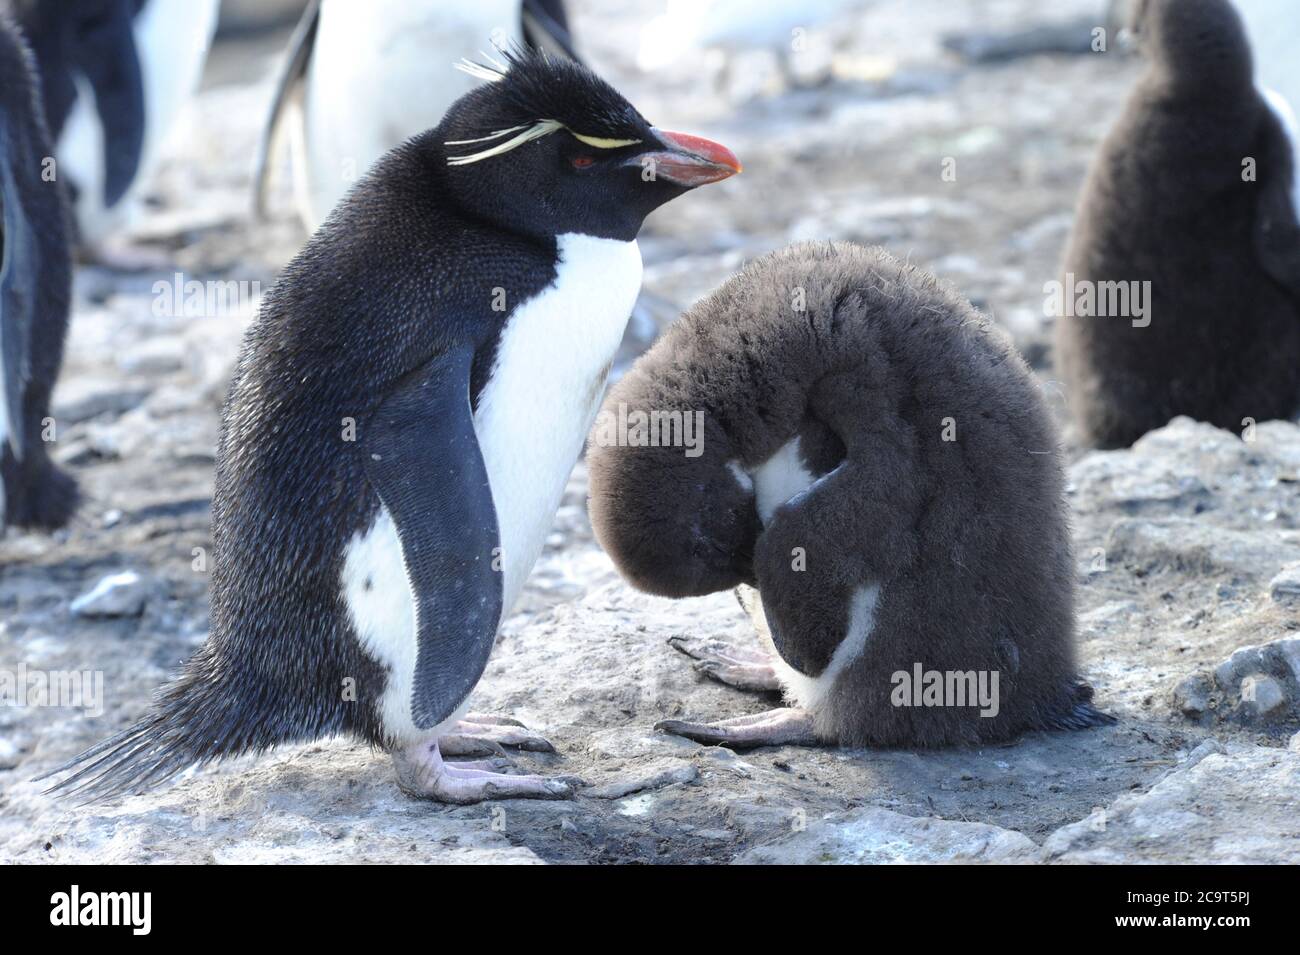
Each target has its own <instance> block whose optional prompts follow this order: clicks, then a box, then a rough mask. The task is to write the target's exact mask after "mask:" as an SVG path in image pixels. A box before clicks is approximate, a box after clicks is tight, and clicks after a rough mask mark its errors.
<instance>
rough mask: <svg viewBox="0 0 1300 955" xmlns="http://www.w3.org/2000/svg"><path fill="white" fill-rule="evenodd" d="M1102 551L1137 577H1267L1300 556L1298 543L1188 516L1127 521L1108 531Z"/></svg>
mask: <svg viewBox="0 0 1300 955" xmlns="http://www.w3.org/2000/svg"><path fill="white" fill-rule="evenodd" d="M1106 551H1107V555H1108V558H1109V559H1110V560H1120V561H1123V562H1124V563H1125V565H1126V566H1128V567H1131V568H1132V569H1134V570H1137V571H1139V572H1141V573H1143V574H1151V573H1156V572H1167V573H1179V574H1201V575H1207V576H1208V575H1212V574H1219V573H1224V572H1227V573H1231V574H1234V575H1237V576H1240V577H1245V578H1269V577H1272V576H1273V575H1274V574H1276V573H1277V571H1278V568H1280V567H1281V566H1282V565H1284V564H1286V563H1287V562H1288V561H1291V560H1295V559H1296V558H1300V540H1290V539H1287V538H1282V537H1279V536H1277V535H1261V534H1258V533H1256V532H1252V531H1238V530H1233V529H1229V528H1224V527H1215V526H1212V525H1209V524H1206V523H1205V522H1204V521H1201V520H1194V519H1191V518H1181V517H1170V518H1161V519H1158V520H1138V519H1130V520H1121V521H1117V522H1116V523H1115V525H1114V526H1113V527H1112V528H1111V532H1110V536H1109V538H1108V539H1107V542H1106Z"/></svg>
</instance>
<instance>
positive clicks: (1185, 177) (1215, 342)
mask: <svg viewBox="0 0 1300 955" xmlns="http://www.w3.org/2000/svg"><path fill="white" fill-rule="evenodd" d="M1296 14H1297V15H1300V10H1297V11H1296ZM1133 18H1134V19H1133V26H1134V31H1135V33H1136V35H1137V37H1138V43H1139V45H1140V47H1141V48H1142V50H1143V52H1144V54H1145V56H1146V57H1147V59H1148V67H1147V70H1146V73H1145V74H1144V75H1143V77H1142V78H1141V79H1140V80H1139V81H1138V84H1137V88H1136V89H1135V90H1134V91H1133V95H1132V96H1131V98H1130V99H1129V102H1128V105H1127V107H1126V109H1125V111H1124V114H1123V115H1122V116H1121V117H1120V119H1119V121H1118V122H1117V123H1116V125H1115V127H1114V128H1113V129H1112V130H1111V131H1110V133H1109V134H1108V135H1107V137H1106V140H1105V142H1104V143H1103V144H1102V146H1101V150H1100V152H1099V154H1098V155H1097V157H1096V159H1095V160H1094V162H1093V165H1092V169H1091V171H1090V172H1089V174H1088V181H1087V183H1086V184H1085V186H1084V190H1083V194H1082V196H1081V197H1080V200H1079V208H1078V216H1077V219H1076V221H1075V225H1074V230H1073V233H1072V235H1071V236H1070V240H1069V244H1068V246H1067V249H1066V252H1065V258H1064V262H1063V267H1062V272H1063V273H1064V281H1063V282H1062V283H1061V284H1062V286H1063V287H1068V288H1072V289H1077V290H1079V294H1081V295H1083V296H1084V301H1085V304H1084V306H1083V308H1081V309H1080V308H1078V307H1077V305H1076V304H1075V302H1074V301H1073V299H1075V298H1076V296H1070V299H1071V300H1067V301H1065V302H1064V303H1062V304H1064V305H1065V306H1067V307H1066V309H1064V310H1063V311H1064V314H1062V315H1059V316H1058V317H1057V319H1056V347H1057V366H1058V368H1059V369H1060V375H1061V377H1062V379H1063V380H1064V382H1065V389H1066V399H1067V402H1068V405H1069V408H1070V412H1071V415H1072V417H1073V419H1074V422H1075V424H1076V426H1077V428H1078V431H1079V437H1080V439H1081V440H1082V441H1083V442H1084V443H1086V444H1089V445H1094V446H1098V447H1119V446H1126V445H1129V444H1132V443H1133V442H1134V441H1136V440H1137V439H1138V438H1140V437H1141V436H1142V435H1143V434H1145V433H1146V432H1148V431H1150V430H1152V429H1153V428H1159V427H1161V426H1163V425H1164V424H1166V423H1168V421H1169V420H1170V419H1171V418H1173V417H1175V416H1176V415H1189V416H1191V417H1193V418H1197V419H1199V420H1201V421H1208V422H1209V423H1211V424H1214V425H1217V426H1218V427H1221V428H1227V429H1229V430H1232V431H1237V432H1240V431H1241V430H1242V429H1243V428H1245V427H1246V426H1247V425H1248V424H1249V422H1250V421H1251V420H1254V421H1266V420H1268V419H1271V418H1286V417H1290V416H1291V415H1293V414H1295V413H1296V411H1297V410H1298V409H1300V226H1298V225H1297V220H1296V208H1295V201H1294V177H1295V161H1296V159H1295V156H1294V155H1293V152H1292V145H1291V142H1290V140H1289V138H1288V135H1287V132H1286V129H1285V127H1284V125H1283V122H1282V119H1281V118H1280V117H1279V115H1278V114H1277V113H1275V112H1274V110H1273V109H1271V108H1270V106H1269V103H1268V102H1267V101H1266V99H1265V97H1264V96H1263V95H1262V94H1261V93H1260V92H1259V91H1258V89H1257V87H1256V83H1255V77H1254V70H1253V64H1252V57H1251V50H1250V45H1249V43H1248V42H1247V39H1246V34H1245V31H1244V29H1243V27H1242V22H1241V18H1240V16H1239V15H1238V14H1237V11H1236V10H1235V9H1234V8H1233V6H1232V4H1231V3H1230V2H1229V0H1139V2H1138V3H1137V6H1136V8H1135V10H1134V12H1133ZM1117 291H1118V292H1120V293H1122V295H1120V296H1119V297H1117V296H1116V295H1115V294H1114V293H1115V292H1117ZM1088 295H1091V296H1092V297H1093V299H1094V304H1091V305H1088V304H1086V297H1087V296H1088ZM1138 296H1140V299H1141V300H1142V302H1143V308H1142V310H1141V314H1140V315H1139V314H1137V313H1136V310H1135V309H1134V308H1133V307H1132V306H1130V307H1128V308H1127V309H1126V308H1124V307H1123V306H1122V303H1123V302H1124V301H1126V300H1127V301H1129V302H1133V301H1136V300H1138V299H1137V297H1138ZM1103 301H1107V302H1108V303H1109V304H1107V305H1106V306H1105V307H1103V306H1102V305H1101V303H1102V302H1103ZM1116 302H1118V303H1120V305H1121V307H1120V308H1119V309H1116V308H1114V307H1113V306H1114V303H1116Z"/></svg>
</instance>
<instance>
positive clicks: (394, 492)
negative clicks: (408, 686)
mask: <svg viewBox="0 0 1300 955" xmlns="http://www.w3.org/2000/svg"><path fill="white" fill-rule="evenodd" d="M472 361H473V351H472V349H469V348H457V349H454V350H449V351H447V352H444V353H442V354H441V355H439V356H437V357H436V358H434V359H433V360H432V361H430V362H429V363H428V364H427V365H425V366H424V367H423V368H420V369H419V370H417V371H416V372H414V373H413V374H411V375H408V376H407V377H406V378H405V379H403V380H402V382H401V383H400V384H399V385H398V386H397V387H396V388H394V389H393V390H392V391H391V392H389V393H388V395H387V396H386V397H385V399H384V401H383V403H382V404H381V405H380V406H379V409H378V410H377V411H376V412H375V413H374V415H373V416H371V418H370V420H369V421H368V422H367V423H366V425H365V430H364V433H363V435H362V441H361V448H362V452H363V453H364V455H365V468H366V475H367V477H369V479H370V482H371V484H372V485H373V486H374V488H375V490H376V492H377V493H378V494H379V497H380V500H382V501H383V504H384V507H386V508H387V509H388V513H389V514H390V515H391V516H392V518H393V523H394V524H395V525H396V526H397V535H398V537H399V538H400V540H401V543H402V558H403V562H404V563H405V565H406V575H407V579H408V581H409V582H410V585H411V593H412V595H413V597H414V599H415V631H416V645H417V655H416V661H415V690H414V695H413V699H412V700H411V715H412V717H413V719H414V721H415V725H416V726H417V727H418V728H420V729H429V728H431V727H433V726H436V725H437V724H438V723H440V722H442V721H443V720H445V719H447V717H449V716H450V715H451V714H452V713H453V712H454V711H455V709H456V707H457V706H459V705H460V703H461V702H462V701H463V700H464V699H465V698H466V697H467V696H469V693H470V691H471V690H472V689H473V688H474V684H475V683H477V682H478V679H479V677H480V676H481V675H482V674H483V668H484V667H485V666H487V660H488V654H489V653H491V651H492V643H493V640H494V639H495V637H496V632H497V625H498V623H500V620H501V604H502V600H503V597H502V581H501V573H500V571H498V570H495V569H494V564H496V563H497V558H498V553H499V552H498V548H499V542H500V537H499V535H498V533H497V515H496V508H495V506H494V505H493V503H492V489H491V486H490V485H489V483H488V475H487V467H486V465H485V464H484V463H483V455H482V452H481V451H480V450H479V446H478V437H477V435H475V433H474V419H473V414H472V412H471V409H470V402H469V380H470V366H471V363H472Z"/></svg>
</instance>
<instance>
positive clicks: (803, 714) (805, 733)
mask: <svg viewBox="0 0 1300 955" xmlns="http://www.w3.org/2000/svg"><path fill="white" fill-rule="evenodd" d="M814 723H815V721H814V719H813V715H812V712H811V711H809V710H805V709H802V708H800V707H781V708H780V709H775V710H767V711H766V712H763V713H753V714H751V715H749V716H736V717H732V718H731V719H728V720H718V721H717V722H716V723H694V722H690V721H689V720H660V721H659V722H658V723H656V724H655V729H657V730H660V731H661V732H664V733H671V734H672V735H674V736H684V737H686V738H687V739H693V740H695V742H697V743H704V744H706V745H709V746H726V747H728V748H729V749H753V748H754V747H756V746H819V745H821V744H822V743H823V742H824V741H823V740H822V739H821V738H819V737H818V736H817V733H816V730H815V726H814Z"/></svg>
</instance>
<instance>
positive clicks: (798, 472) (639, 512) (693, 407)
mask: <svg viewBox="0 0 1300 955" xmlns="http://www.w3.org/2000/svg"><path fill="white" fill-rule="evenodd" d="M677 413H680V414H683V415H691V414H694V415H697V416H698V418H697V421H698V422H699V423H698V424H697V426H696V440H695V442H694V444H693V447H691V448H687V449H686V450H687V451H690V453H686V451H684V449H683V447H682V446H676V445H674V443H673V442H672V441H671V440H668V441H665V440H663V438H664V434H665V432H664V430H663V423H664V422H668V423H669V425H671V422H672V421H673V416H674V415H675V414H677ZM640 415H645V416H646V417H645V418H641V417H640ZM656 416H658V420H659V421H660V422H661V426H660V429H659V430H658V431H657V432H656V431H655V430H654V426H653V424H651V425H650V426H649V428H648V429H647V428H644V427H641V425H642V423H643V422H644V421H650V422H653V421H654V420H655V417H656ZM615 421H618V422H620V425H619V431H618V432H617V433H616V432H615V431H614V430H612V429H613V423H614V422H615ZM701 426H702V428H703V430H702V432H701V431H700V427H701ZM624 434H626V435H627V437H626V438H624V437H622V435H624ZM668 434H669V435H671V430H669V431H668ZM701 435H702V440H701V438H700V436H701ZM656 443H657V445H658V446H655V445H656ZM588 465H589V469H590V480H591V485H590V487H591V490H590V495H591V496H590V512H591V519H592V525H593V527H594V528H595V531H596V536H597V538H598V540H599V541H600V543H601V545H602V546H603V547H604V548H605V549H606V551H607V552H608V553H609V554H610V556H611V557H612V558H613V560H614V562H615V564H616V565H617V567H618V568H619V570H620V571H621V572H622V573H623V574H624V575H625V576H626V577H627V578H628V579H629V580H630V581H631V582H632V584H633V585H634V586H636V587H638V588H640V589H642V590H646V591H649V592H651V593H656V594H661V595H664V596H669V597H685V596H691V595H699V594H705V593H710V592H715V591H718V590H722V589H726V588H731V587H737V586H739V588H740V594H739V596H740V599H741V604H742V606H744V607H745V608H746V609H747V610H749V611H750V612H751V614H752V616H753V617H754V618H755V622H756V624H757V625H758V630H759V634H760V638H761V641H762V643H763V644H764V648H765V649H766V651H767V652H766V653H765V654H760V653H758V652H756V650H755V649H754V648H743V647H730V646H727V645H725V644H721V645H720V644H719V643H718V642H717V641H712V640H710V639H707V637H704V636H701V638H700V640H697V641H684V642H683V645H682V646H679V649H686V650H687V652H690V653H691V655H693V656H697V657H698V658H699V659H700V660H701V661H702V663H703V664H704V667H705V668H706V669H707V671H708V672H709V673H711V675H714V676H716V677H718V678H720V679H722V680H724V681H725V682H731V683H735V684H737V685H741V686H745V687H753V688H759V689H767V688H779V689H781V690H783V691H784V693H785V696H786V698H787V701H788V702H789V704H790V706H789V707H786V708H782V709H778V710H772V711H770V712H766V713H761V714H755V715H752V716H744V717H739V718H736V719H732V720H724V721H721V722H718V723H699V722H688V721H682V720H671V721H666V722H664V723H661V724H659V728H661V729H664V730H667V731H670V732H673V733H677V734H681V735H684V736H688V737H691V738H692V739H696V740H699V741H701V742H709V743H722V744H725V745H728V746H736V747H745V746H758V745H768V744H779V743H796V744H814V743H819V742H830V743H838V744H842V745H847V746H864V745H874V746H942V745H953V744H963V743H971V744H974V743H980V742H987V741H992V740H1003V739H1007V738H1009V737H1012V736H1015V735H1016V734H1019V733H1021V732H1024V731H1026V730H1034V729H1055V728H1081V727H1085V726H1093V725H1097V724H1099V723H1103V722H1108V721H1109V719H1110V718H1109V717H1106V716H1104V715H1103V714H1101V713H1099V712H1098V711H1097V710H1096V709H1094V708H1093V706H1092V704H1091V703H1090V702H1089V700H1090V698H1091V695H1092V694H1091V689H1090V688H1089V687H1087V686H1084V685H1082V684H1080V683H1079V682H1078V680H1077V678H1076V669H1075V662H1074V596H1073V595H1074V576H1075V568H1074V561H1073V558H1072V556H1071V542H1070V532H1069V527H1068V520H1067V509H1066V504H1065V499H1064V494H1063V476H1062V463H1061V454H1060V451H1059V447H1058V438H1057V435H1056V432H1055V429H1054V427H1053V425H1052V422H1051V419H1050V415H1049V413H1048V410H1047V408H1046V406H1045V402H1044V401H1043V399H1042V397H1041V395H1040V393H1039V390H1038V387H1037V386H1036V384H1035V383H1034V379H1033V377H1032V375H1031V373H1030V372H1029V370H1028V368H1027V367H1026V366H1025V363H1024V362H1023V361H1022V360H1021V359H1020V357H1019V356H1018V355H1017V354H1016V352H1015V349H1014V348H1013V346H1012V345H1011V344H1010V342H1009V341H1008V340H1007V338H1006V336H1005V335H1004V334H1002V333H1001V332H999V331H998V330H997V329H996V328H995V327H994V326H992V325H990V324H989V323H988V322H987V321H986V320H985V319H984V318H982V317H981V316H980V315H979V314H978V313H976V312H975V311H974V310H973V309H972V308H971V306H970V305H969V304H968V303H967V302H966V301H965V300H964V299H962V298H961V297H960V296H959V295H957V294H956V293H955V292H953V291H952V290H950V289H948V288H946V287H945V286H942V285H940V284H939V283H938V282H937V281H936V280H935V279H934V278H933V277H931V276H930V275H928V274H926V273H925V272H922V271H920V270H918V269H916V268H914V267H912V266H908V265H904V264H902V263H900V262H899V261H897V260H896V259H894V258H892V257H890V256H889V255H888V254H887V253H886V252H884V251H883V250H881V249H867V248H862V247H859V246H855V245H851V244H845V243H833V244H832V243H810V244H801V245H795V246H791V247H789V248H787V249H784V250H781V251H779V252H775V253H770V254H768V255H766V256H763V257H762V258H760V259H758V260H756V261H754V262H752V263H750V264H749V265H748V266H746V267H745V268H744V269H743V270H742V271H741V272H739V273H738V274H736V275H734V276H732V277H731V278H730V279H728V280H727V281H726V282H725V283H723V285H722V286H721V287H719V288H718V289H717V290H716V291H714V292H713V293H711V294H710V295H708V296H706V297H705V298H704V299H702V300H701V301H700V302H698V303H696V304H695V305H694V306H693V307H692V308H691V309H690V310H689V311H687V312H686V313H685V314H684V315H683V316H682V317H681V318H680V319H679V320H678V321H677V322H676V323H675V324H674V325H672V326H671V327H670V328H669V329H668V330H667V331H666V332H665V334H664V336H663V338H661V339H660V341H659V342H658V343H657V344H656V345H655V346H654V347H653V348H652V349H651V350H650V351H649V352H647V353H646V354H645V355H644V356H642V357H641V358H640V359H639V360H638V361H637V363H636V365H635V366H634V367H633V368H632V370H631V371H630V372H629V373H628V374H627V375H626V376H625V377H624V378H623V379H621V380H620V381H619V382H618V383H617V384H616V385H615V386H614V387H613V388H611V389H610V394H609V396H608V398H607V400H606V402H605V404H604V407H603V409H602V411H601V413H600V415H599V416H598V418H597V423H596V426H595V428H594V429H593V431H592V434H591V438H590V440H589V451H588ZM936 681H938V683H937V684H936ZM936 686H937V687H938V690H937V691H936ZM936 692H937V695H936ZM945 692H948V695H945Z"/></svg>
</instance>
